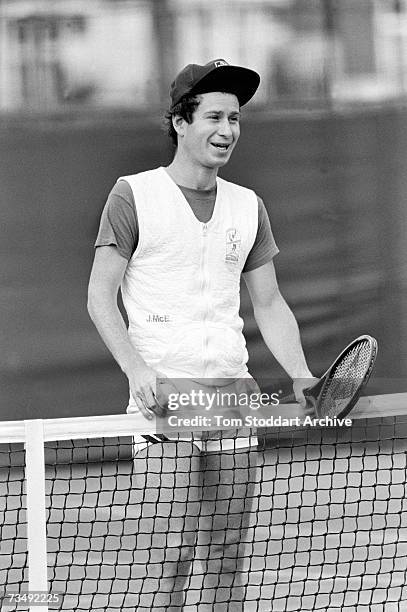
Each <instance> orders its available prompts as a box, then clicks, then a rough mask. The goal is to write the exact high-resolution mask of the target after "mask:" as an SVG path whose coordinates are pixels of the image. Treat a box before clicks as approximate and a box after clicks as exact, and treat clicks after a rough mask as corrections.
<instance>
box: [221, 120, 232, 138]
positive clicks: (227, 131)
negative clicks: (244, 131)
mask: <svg viewBox="0 0 407 612" xmlns="http://www.w3.org/2000/svg"><path fill="white" fill-rule="evenodd" d="M218 133H219V136H224V137H225V138H230V137H231V136H233V131H232V127H231V125H230V123H229V119H228V118H227V117H225V118H224V119H223V120H222V121H221V122H220V123H219V127H218Z"/></svg>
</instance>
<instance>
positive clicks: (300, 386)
mask: <svg viewBox="0 0 407 612" xmlns="http://www.w3.org/2000/svg"><path fill="white" fill-rule="evenodd" d="M318 380H319V379H318V378H315V376H312V375H310V377H308V378H296V379H295V380H294V382H293V391H294V395H295V399H296V400H297V402H298V403H299V404H300V406H301V408H302V409H303V410H304V412H305V414H306V415H309V416H314V414H315V410H314V405H313V403H312V402H311V401H310V400H308V401H307V400H306V398H305V396H304V389H309V388H310V387H312V386H313V385H315V384H316V383H317V382H318Z"/></svg>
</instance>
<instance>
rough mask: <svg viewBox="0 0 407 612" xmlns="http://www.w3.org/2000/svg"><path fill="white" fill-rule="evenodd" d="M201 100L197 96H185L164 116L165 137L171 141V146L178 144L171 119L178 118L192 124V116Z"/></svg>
mask: <svg viewBox="0 0 407 612" xmlns="http://www.w3.org/2000/svg"><path fill="white" fill-rule="evenodd" d="M200 101H201V99H200V96H199V95H193V94H187V95H186V96H184V97H183V98H181V100H180V101H179V102H178V104H176V105H175V106H173V107H172V108H170V109H169V110H168V111H167V112H166V113H165V116H164V127H165V130H166V132H167V135H168V136H169V138H170V139H171V140H172V144H173V145H174V147H176V146H177V144H178V134H177V132H176V131H175V129H174V125H173V123H172V118H173V117H175V116H180V117H182V118H183V119H185V121H186V122H187V123H192V118H193V114H194V112H195V111H196V109H197V108H198V106H199V103H200Z"/></svg>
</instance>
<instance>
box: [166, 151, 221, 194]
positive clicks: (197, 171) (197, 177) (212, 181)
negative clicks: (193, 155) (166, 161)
mask: <svg viewBox="0 0 407 612" xmlns="http://www.w3.org/2000/svg"><path fill="white" fill-rule="evenodd" d="M166 171H167V172H168V174H169V175H170V177H171V178H172V180H173V181H174V182H175V183H176V184H177V185H182V186H183V187H189V188H190V189H212V188H213V187H215V185H216V176H217V174H218V169H217V168H205V167H204V166H201V165H198V164H196V163H194V161H193V160H191V159H190V158H189V157H186V156H184V155H182V153H181V152H180V151H179V150H177V152H176V153H175V157H174V159H173V161H172V162H171V164H170V165H169V166H167V167H166Z"/></svg>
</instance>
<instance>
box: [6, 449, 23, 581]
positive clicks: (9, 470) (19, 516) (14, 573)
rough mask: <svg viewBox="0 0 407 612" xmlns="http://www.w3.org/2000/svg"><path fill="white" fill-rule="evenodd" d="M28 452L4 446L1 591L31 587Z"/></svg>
mask: <svg viewBox="0 0 407 612" xmlns="http://www.w3.org/2000/svg"><path fill="white" fill-rule="evenodd" d="M27 583H28V574H27V524H26V498H25V452H24V449H23V448H22V445H16V444H3V445H0V590H1V588H2V587H1V585H6V586H7V587H8V588H9V589H10V590H15V591H21V590H23V589H24V588H26V587H27Z"/></svg>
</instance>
